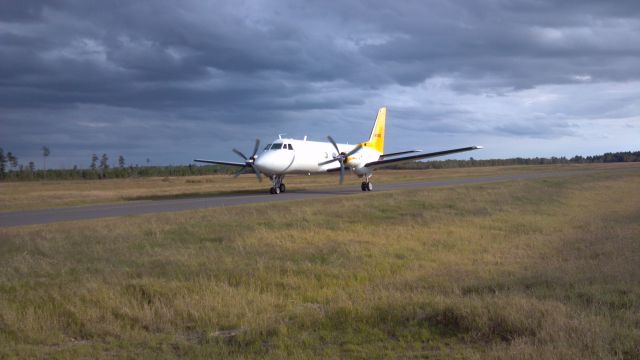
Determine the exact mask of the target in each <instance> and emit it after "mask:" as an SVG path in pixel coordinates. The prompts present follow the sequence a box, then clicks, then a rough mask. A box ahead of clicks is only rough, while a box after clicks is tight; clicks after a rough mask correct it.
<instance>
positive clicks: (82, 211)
mask: <svg viewBox="0 0 640 360" xmlns="http://www.w3.org/2000/svg"><path fill="white" fill-rule="evenodd" d="M625 170H627V171H628V170H632V171H635V172H637V171H639V170H640V169H637V168H636V169H625ZM609 171H611V170H609ZM613 171H616V172H617V171H621V170H613ZM623 171H624V170H623ZM595 172H601V170H600V171H599V170H576V171H551V172H534V173H523V174H515V175H501V176H488V177H473V178H457V179H447V180H439V181H419V182H402V183H393V184H375V189H374V193H375V192H381V191H391V190H412V189H423V188H433V187H441V186H455V185H466V184H486V183H494V182H500V181H514V180H530V179H542V178H551V177H559V176H580V175H586V174H589V173H595ZM357 194H363V193H362V191H361V190H360V187H359V186H353V187H352V186H341V187H336V188H331V189H326V188H324V189H323V188H319V189H317V190H314V189H309V190H299V191H287V192H285V193H282V194H279V195H271V194H269V193H267V192H266V191H265V192H264V193H255V194H242V195H219V196H210V197H198V198H182V199H170V200H143V201H131V202H125V203H116V204H105V205H86V206H75V207H65V208H51V209H42V210H28V211H16V212H0V227H10V226H24V225H35V224H48V223H54V222H60V221H75V220H88V219H98V218H106V217H118V216H131V215H142V214H151V213H163V212H176V211H185V210H194V209H205V208H216V207H224V206H240V205H247V204H256V203H274V202H282V201H292V200H306V199H319V198H328V197H335V196H353V195H357ZM363 195H366V194H363Z"/></svg>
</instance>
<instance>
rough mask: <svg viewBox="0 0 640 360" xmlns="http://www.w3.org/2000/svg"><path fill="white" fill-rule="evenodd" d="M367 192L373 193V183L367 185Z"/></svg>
mask: <svg viewBox="0 0 640 360" xmlns="http://www.w3.org/2000/svg"><path fill="white" fill-rule="evenodd" d="M367 191H373V183H367Z"/></svg>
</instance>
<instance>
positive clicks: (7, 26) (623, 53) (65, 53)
mask: <svg viewBox="0 0 640 360" xmlns="http://www.w3.org/2000/svg"><path fill="white" fill-rule="evenodd" d="M639 15H640V3H638V2H637V1H616V2H609V1H565V2H561V3H558V2H554V1H512V2H504V1H497V0H496V1H487V2H474V1H444V0H440V1H428V2H424V1H403V2H400V3H393V4H392V3H389V2H383V1H374V2H371V1H353V2H324V1H307V2H304V3H300V2H295V1H276V2H259V1H256V2H247V3H242V4H240V3H234V2H230V3H227V2H200V1H182V2H174V1H154V2H129V1H103V2H87V1H64V0H59V1H46V2H45V1H25V2H15V1H1V2H0V59H2V61H0V110H1V111H0V131H1V133H0V134H1V135H0V144H1V145H0V146H3V147H5V148H7V149H12V150H14V152H16V153H19V154H22V156H23V157H24V158H32V157H35V156H37V152H38V149H39V147H40V146H41V145H42V144H43V143H47V144H49V145H50V146H51V148H52V151H53V154H52V155H53V156H59V162H60V163H61V164H72V163H80V164H82V162H83V161H85V160H84V159H85V158H87V157H88V155H87V154H88V153H89V152H111V153H115V152H118V153H120V152H122V153H125V152H126V153H127V154H131V155H130V157H132V158H137V159H138V161H139V160H140V159H143V158H146V157H147V155H148V154H149V153H151V154H154V158H157V159H158V162H174V163H177V162H182V163H184V162H187V161H189V160H190V159H191V158H192V157H194V156H203V155H207V154H211V155H210V156H214V155H216V154H220V153H223V154H225V155H224V156H223V157H225V158H229V157H230V156H233V155H230V156H227V155H226V154H227V150H228V149H229V148H230V147H233V146H235V144H237V143H238V142H247V143H248V146H250V143H251V139H252V138H254V137H256V136H260V137H264V138H269V137H272V136H274V135H276V134H277V133H278V132H288V133H289V134H290V135H293V136H302V135H304V134H309V135H311V136H314V137H316V138H320V137H323V136H326V135H327V133H332V134H334V135H335V134H341V135H342V137H344V138H345V139H343V140H344V141H346V140H349V141H358V140H360V139H359V138H357V137H358V136H365V135H366V133H367V132H368V127H369V126H370V121H371V119H372V117H373V115H374V114H375V111H376V108H377V107H378V106H380V105H389V106H390V109H391V113H390V114H391V116H392V118H391V120H390V121H392V122H391V124H392V126H391V127H390V136H393V137H394V138H395V143H396V144H397V146H398V147H400V146H403V145H415V146H420V144H421V143H424V142H425V140H430V139H426V137H434V138H438V139H442V138H443V137H445V138H446V139H447V141H448V142H450V143H452V144H451V145H465V144H466V143H467V142H472V143H480V142H482V140H483V139H487V141H488V140H491V141H495V137H498V138H504V139H506V138H517V139H520V140H521V141H523V142H526V141H535V139H541V138H544V139H556V140H557V141H565V142H566V143H567V144H568V145H567V147H566V148H565V150H564V151H566V152H567V153H571V151H572V148H571V146H573V145H571V144H570V142H569V141H567V138H576V139H577V138H584V137H585V136H588V135H587V134H593V133H594V132H597V131H593V130H594V129H595V128H597V127H598V126H602V125H601V123H599V122H593V121H591V120H592V119H600V120H601V119H605V118H611V119H614V120H612V121H610V122H609V123H608V129H609V130H610V129H611V128H613V129H614V132H615V131H617V130H616V129H618V126H619V127H620V128H622V127H626V126H628V125H629V124H628V122H634V120H633V119H637V117H638V113H637V111H638V108H637V105H634V104H635V103H637V101H636V100H637V96H638V95H639V94H638V91H635V90H634V89H633V85H631V86H629V87H625V84H636V83H637V82H638V81H640V67H638V66H637V59H638V58H639V56H640V36H639V35H640V18H639ZM572 97H573V98H574V99H572ZM576 98H577V99H579V100H580V102H577V101H576ZM615 119H625V120H623V121H622V120H620V121H616V120H615ZM618 124H619V125H618ZM356 127H357V128H358V130H357V131H354V128H356ZM360 128H362V129H360ZM419 132H423V133H420V135H418V134H419ZM627 133H628V130H627ZM337 137H340V136H337ZM347 138H348V139H347ZM394 138H391V139H390V140H389V141H388V143H390V144H393V143H394V141H393V140H394ZM527 139H528V140H527ZM426 142H431V141H426ZM453 142H455V144H453ZM459 143H461V144H459ZM598 144H599V145H598V146H599V147H598V148H594V149H593V151H594V152H598V151H602V150H603V149H604V150H609V148H608V147H607V146H609V145H611V144H613V142H611V141H609V142H607V141H604V140H603V141H601V142H600V143H598ZM616 145H620V143H619V142H618V143H617V144H616ZM238 146H239V145H238ZM624 146H626V147H633V146H635V144H634V143H626V144H624ZM420 147H422V146H420ZM559 149H562V147H559ZM535 151H536V148H535V146H531V147H529V148H527V149H523V150H520V152H517V153H516V152H514V153H513V155H514V156H516V155H530V156H535ZM582 151H584V150H582ZM56 154H57V155H56ZM486 154H487V155H489V156H490V155H491V154H492V153H491V151H487V152H486ZM493 154H496V155H497V154H503V152H495V153H493ZM560 155H563V154H560Z"/></svg>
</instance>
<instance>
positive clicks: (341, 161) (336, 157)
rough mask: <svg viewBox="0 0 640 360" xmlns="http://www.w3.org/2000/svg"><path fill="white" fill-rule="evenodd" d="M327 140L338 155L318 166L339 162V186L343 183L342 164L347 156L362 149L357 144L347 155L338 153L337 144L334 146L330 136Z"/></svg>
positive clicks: (334, 143)
mask: <svg viewBox="0 0 640 360" xmlns="http://www.w3.org/2000/svg"><path fill="white" fill-rule="evenodd" d="M327 139H329V141H330V142H331V144H332V145H333V147H334V148H335V149H336V153H338V155H336V156H334V158H333V159H331V160H327V161H324V162H321V163H319V164H318V165H326V164H330V163H332V162H334V161H337V162H339V163H340V184H341V185H342V183H343V182H344V164H345V162H346V161H347V158H349V156H351V155H353V154H355V153H357V152H358V151H360V149H362V145H360V144H358V145H356V147H354V148H353V150H351V151H349V152H348V153H345V152H340V149H338V144H336V142H335V141H334V140H333V138H332V137H331V136H327Z"/></svg>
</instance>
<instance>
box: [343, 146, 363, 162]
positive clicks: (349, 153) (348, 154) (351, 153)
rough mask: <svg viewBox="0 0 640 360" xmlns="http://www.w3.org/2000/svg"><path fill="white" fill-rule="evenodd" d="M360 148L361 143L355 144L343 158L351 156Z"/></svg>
mask: <svg viewBox="0 0 640 360" xmlns="http://www.w3.org/2000/svg"><path fill="white" fill-rule="evenodd" d="M360 149H362V145H361V144H358V145H356V147H354V148H353V150H351V151H349V152H348V153H347V154H346V155H345V156H344V157H345V159H346V158H348V157H349V156H351V155H353V154H355V153H357V152H358V151H360Z"/></svg>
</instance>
